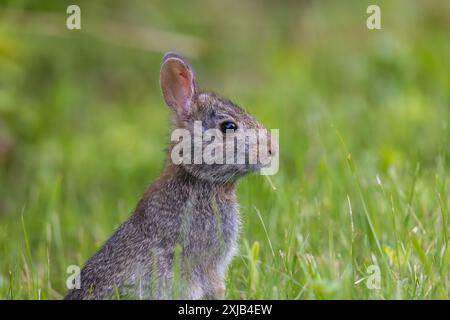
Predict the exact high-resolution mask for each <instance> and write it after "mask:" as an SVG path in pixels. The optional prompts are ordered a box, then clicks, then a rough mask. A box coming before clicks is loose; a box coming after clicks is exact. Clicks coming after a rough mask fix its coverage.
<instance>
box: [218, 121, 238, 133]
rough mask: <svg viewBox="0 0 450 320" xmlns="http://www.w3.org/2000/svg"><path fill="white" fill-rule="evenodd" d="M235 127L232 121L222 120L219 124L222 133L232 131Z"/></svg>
mask: <svg viewBox="0 0 450 320" xmlns="http://www.w3.org/2000/svg"><path fill="white" fill-rule="evenodd" d="M236 129H237V124H236V123H234V122H233V121H225V122H222V124H221V125H220V130H221V131H222V132H223V133H226V132H227V130H233V131H234V130H236Z"/></svg>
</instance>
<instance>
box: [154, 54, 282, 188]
mask: <svg viewBox="0 0 450 320" xmlns="http://www.w3.org/2000/svg"><path fill="white" fill-rule="evenodd" d="M160 84H161V90H162V93H163V97H164V100H165V102H166V104H167V105H168V106H169V107H170V108H171V110H172V113H173V124H174V129H176V130H174V132H175V131H177V132H181V133H183V132H185V133H187V134H188V135H187V136H186V135H183V134H181V135H180V137H181V136H183V138H184V140H186V139H187V138H189V139H190V140H189V143H188V144H186V142H187V141H183V142H184V145H183V146H184V147H183V148H180V145H181V143H180V142H181V141H180V140H178V141H173V137H174V135H172V143H171V147H170V152H171V155H173V154H176V155H179V156H180V157H179V158H178V160H174V158H173V157H172V161H173V162H175V164H177V165H182V166H183V167H184V168H185V169H186V171H188V172H189V173H190V174H192V175H193V176H195V177H196V178H199V179H204V180H209V181H211V182H222V183H225V182H233V181H235V180H236V179H237V178H239V177H240V176H243V175H245V174H248V173H251V172H255V171H258V170H260V169H262V168H264V167H267V166H268V165H269V164H270V161H271V159H272V157H273V155H274V153H275V152H276V150H275V148H276V146H275V145H274V143H273V142H272V139H271V137H270V134H269V133H268V131H267V130H266V129H265V128H264V127H263V126H262V125H261V124H260V123H259V122H258V121H256V120H255V119H254V118H253V117H252V116H251V115H249V114H248V113H247V112H245V111H244V110H243V109H241V108H240V107H239V106H237V105H235V104H234V103H232V102H231V101H229V100H226V99H223V98H221V97H219V96H217V95H216V94H214V93H210V92H199V91H198V90H197V83H196V79H195V75H194V71H193V69H192V67H191V66H190V65H189V64H188V63H187V62H186V61H185V59H184V58H183V57H181V56H180V55H178V54H175V53H168V54H166V55H165V56H164V58H163V61H162V65H161V75H160ZM249 129H250V130H249ZM199 133H200V135H199ZM186 146H188V148H185V147H186ZM175 149H176V150H175ZM187 153H189V154H187ZM186 156H187V157H186ZM211 156H212V157H211ZM181 157H182V158H183V160H182V161H180V159H181ZM221 159H222V161H221ZM186 160H187V161H186ZM169 161H170V159H169Z"/></svg>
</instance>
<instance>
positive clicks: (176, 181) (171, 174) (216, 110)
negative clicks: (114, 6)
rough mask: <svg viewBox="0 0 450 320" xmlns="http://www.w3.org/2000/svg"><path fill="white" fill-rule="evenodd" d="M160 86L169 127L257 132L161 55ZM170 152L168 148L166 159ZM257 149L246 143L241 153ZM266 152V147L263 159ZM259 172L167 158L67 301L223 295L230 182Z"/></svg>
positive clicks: (232, 231)
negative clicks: (169, 114)
mask: <svg viewBox="0 0 450 320" xmlns="http://www.w3.org/2000/svg"><path fill="white" fill-rule="evenodd" d="M160 84H161V89H162V93H163V96H164V100H165V102H166V104H167V105H168V106H169V107H170V108H171V109H172V111H173V125H174V129H177V128H179V129H187V130H189V132H192V130H193V124H194V121H201V123H202V130H206V129H218V130H221V131H226V130H227V132H228V133H229V132H230V131H231V132H232V133H233V132H237V131H238V130H237V129H238V128H242V129H247V128H251V129H263V127H262V125H260V124H259V123H258V122H257V121H256V120H255V119H254V118H253V117H252V116H250V115H249V114H247V113H246V112H245V111H243V110H242V109H241V108H239V107H238V106H236V105H234V104H233V103H232V102H230V101H228V100H225V99H223V98H220V97H218V96H217V95H215V94H213V93H200V92H198V91H197V85H196V80H195V76H194V72H193V70H192V68H191V66H190V65H189V64H188V63H187V62H186V61H185V60H184V59H183V58H182V57H181V56H179V55H178V54H175V53H167V54H166V55H165V56H164V58H163V61H162V65H161V74H160ZM264 130H265V129H264ZM266 132H267V131H266ZM267 137H268V139H269V141H270V137H269V135H268V134H267ZM222 142H223V146H224V147H225V148H227V147H229V146H228V145H227V144H226V142H225V140H224V141H222ZM173 147H174V143H172V144H171V145H170V147H169V155H170V151H171V150H172V149H173ZM202 147H204V146H202ZM257 147H258V145H257V144H256V143H255V142H250V141H249V142H246V145H245V153H246V154H247V155H248V154H249V153H251V152H255V149H256V148H257ZM233 148H234V147H233ZM272 152H274V150H271V149H269V151H268V153H269V155H268V157H269V158H271V153H272ZM246 159H247V158H246ZM262 167H264V165H262V164H261V163H260V162H258V163H256V164H250V163H249V162H248V161H246V162H245V163H243V164H205V163H200V164H189V163H186V164H185V163H180V164H175V163H174V162H173V161H172V160H171V157H170V156H169V157H168V159H167V163H166V166H165V169H164V172H163V173H162V175H161V176H160V177H159V178H158V179H157V180H156V181H155V182H154V183H153V184H152V185H151V186H150V187H149V188H148V190H147V191H146V192H145V194H144V196H143V197H142V199H141V200H140V202H139V203H138V205H137V208H136V210H135V212H134V214H133V215H132V216H131V218H130V219H129V220H128V221H126V222H125V223H124V224H123V225H122V226H121V227H120V228H119V229H118V230H117V231H116V233H115V234H114V235H113V236H112V237H111V238H110V239H109V240H108V241H107V242H106V244H105V245H104V246H103V247H102V249H101V250H100V251H99V252H98V253H97V254H95V255H94V256H93V257H92V258H91V259H90V260H89V261H88V262H87V264H86V265H85V267H84V268H83V269H82V271H81V275H80V281H81V288H80V289H72V290H69V292H68V294H67V296H66V299H110V298H114V297H115V296H116V295H117V294H119V295H120V297H121V298H145V299H172V298H180V299H201V298H216V299H221V298H223V297H224V291H225V287H224V277H225V273H226V269H227V266H228V264H229V263H230V261H231V259H232V257H233V256H234V254H235V252H236V242H237V237H238V231H239V211H238V204H237V202H236V196H235V186H236V181H237V179H238V178H239V177H241V176H244V175H246V174H248V173H251V172H255V171H257V170H259V169H261V168H262Z"/></svg>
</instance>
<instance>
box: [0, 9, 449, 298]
mask: <svg viewBox="0 0 450 320" xmlns="http://www.w3.org/2000/svg"><path fill="white" fill-rule="evenodd" d="M70 4H78V5H79V6H80V7H81V23H82V29H81V30H67V29H66V18H67V14H66V8H67V6H68V5H70ZM369 4H378V5H379V6H380V8H381V21H382V30H368V29H367V28H366V19H367V17H368V15H367V14H366V8H367V6H368V5H369ZM449 36H450V2H449V1H446V0H441V1H437V0H434V1H414V2H413V1H407V0H402V1H401V0H395V1H365V0H362V1H359V0H358V1H357V0H354V1H293V0H292V1H272V2H269V1H238V0H227V1H199V0H194V1H172V0H171V1H167V0H165V1H162V0H155V1H136V0H133V1H118V0H108V1H56V0H53V1H23V0H22V1H0V298H2V299H38V298H40V299H58V298H61V297H62V296H63V295H64V293H65V291H66V289H65V281H66V276H67V274H66V268H67V267H68V266H69V265H71V264H78V265H82V264H83V263H84V262H85V261H86V260H87V259H88V258H89V257H90V256H91V255H92V254H93V253H95V252H96V250H98V249H99V248H100V246H101V245H102V243H103V242H104V241H105V240H106V239H107V238H108V237H109V236H110V235H111V234H112V233H113V230H114V229H115V228H117V226H118V225H120V223H122V222H123V221H125V220H126V219H127V217H128V216H129V215H130V214H131V213H132V211H133V209H134V206H135V205H136V203H137V201H138V200H139V197H140V195H141V194H142V193H143V192H144V190H145V189H146V187H147V186H148V185H149V184H150V183H151V182H152V181H153V180H154V179H155V178H156V177H157V176H158V175H159V173H160V172H161V169H162V166H163V161H164V158H165V156H166V154H165V147H166V143H167V141H168V130H169V109H168V108H167V107H166V106H165V105H164V103H163V100H162V98H161V95H160V90H159V84H158V79H159V67H160V61H161V58H162V55H163V54H164V52H166V51H169V50H174V51H178V52H180V53H181V54H183V55H184V56H186V57H187V58H188V59H189V60H190V62H191V64H192V65H193V66H194V68H195V70H196V72H197V78H198V81H199V86H200V88H201V89H203V90H213V91H216V92H218V93H220V94H221V95H223V96H225V97H227V98H230V99H231V100H233V101H235V102H237V103H238V104H240V105H241V106H243V107H244V108H245V109H247V110H248V111H249V112H250V113H252V114H253V115H254V116H255V117H256V118H258V119H259V120H260V121H261V122H262V123H264V124H265V125H266V127H268V128H279V129H280V171H279V173H278V174H277V175H276V176H273V177H272V178H271V179H272V181H273V184H274V185H275V187H276V190H273V189H272V188H271V186H270V184H269V183H267V181H266V180H265V179H264V178H263V177H261V176H252V177H248V178H246V179H244V180H243V181H242V182H241V184H240V186H239V189H238V196H239V199H240V203H241V214H242V221H243V224H242V233H241V239H240V253H239V255H238V256H237V257H236V258H235V259H234V261H233V263H232V265H231V267H230V269H229V273H228V277H227V292H226V297H227V298H237V299H247V298H252V299H260V298H266V299H339V298H340V299H352V298H359V299H365V298H374V299H393V298H399V299H402V298H410V299H430V298H448V297H449V294H450V288H449V285H450V276H449V267H450V253H449V252H448V249H447V246H448V231H449V228H448V227H449V222H448V221H449V219H448V205H449V194H448V177H449V173H450V168H449V163H448V158H449V138H450V134H449V128H448V124H449V117H450V110H449V107H450V90H449V88H450V63H449V60H450V37H449ZM371 265H375V266H378V267H379V268H380V276H381V278H380V279H381V283H380V285H379V286H378V285H375V287H376V288H373V286H370V283H369V282H370V281H372V280H371V279H372V278H370V275H371V274H372V273H371V271H370V270H371V269H370V268H369V267H370V266H371ZM368 268H369V269H368ZM368 284H369V285H368Z"/></svg>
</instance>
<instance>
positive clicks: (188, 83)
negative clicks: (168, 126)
mask: <svg viewBox="0 0 450 320" xmlns="http://www.w3.org/2000/svg"><path fill="white" fill-rule="evenodd" d="M160 85H161V91H162V94H163V96H164V100H165V101H166V104H167V105H168V106H169V107H171V108H172V110H173V111H175V113H176V114H177V115H179V116H182V115H184V114H186V113H187V112H188V111H189V108H190V107H191V104H192V98H193V97H194V95H195V93H196V92H197V85H196V82H195V76H194V71H193V70H192V68H191V66H190V65H189V64H188V63H187V62H186V61H185V60H184V59H183V57H181V56H180V55H178V54H176V53H173V52H169V53H166V55H165V56H164V58H163V61H162V64H161V74H160Z"/></svg>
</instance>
